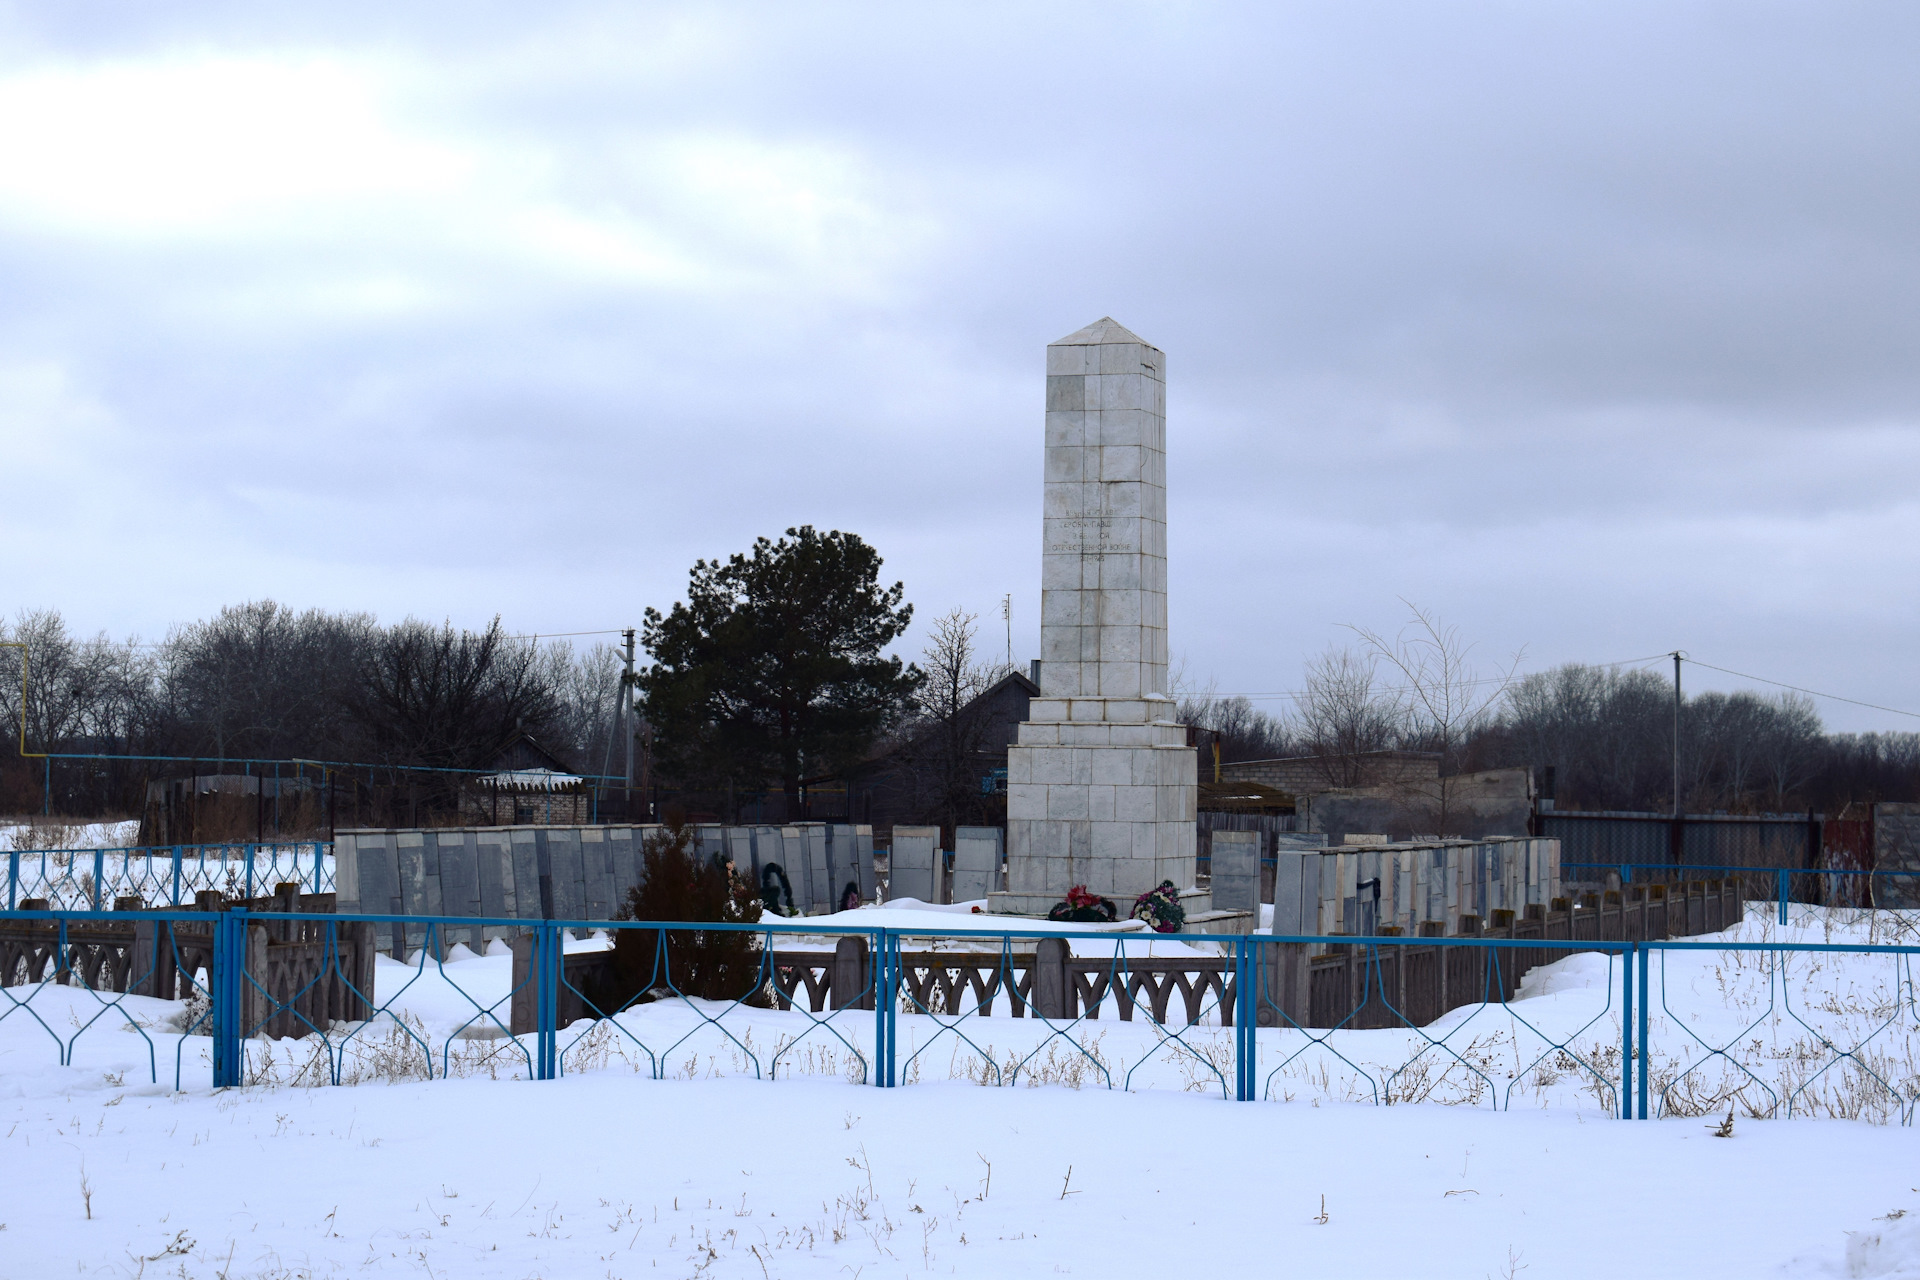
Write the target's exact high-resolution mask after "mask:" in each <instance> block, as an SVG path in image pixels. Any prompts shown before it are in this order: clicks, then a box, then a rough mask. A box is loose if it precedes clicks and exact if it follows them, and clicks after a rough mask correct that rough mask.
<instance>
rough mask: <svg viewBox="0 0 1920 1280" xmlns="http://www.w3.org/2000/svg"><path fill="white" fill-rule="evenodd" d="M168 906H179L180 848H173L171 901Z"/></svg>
mask: <svg viewBox="0 0 1920 1280" xmlns="http://www.w3.org/2000/svg"><path fill="white" fill-rule="evenodd" d="M168 905H170V906H175V907H177V906H179V905H180V846H179V845H175V846H173V901H172V902H171V903H170V904H168Z"/></svg>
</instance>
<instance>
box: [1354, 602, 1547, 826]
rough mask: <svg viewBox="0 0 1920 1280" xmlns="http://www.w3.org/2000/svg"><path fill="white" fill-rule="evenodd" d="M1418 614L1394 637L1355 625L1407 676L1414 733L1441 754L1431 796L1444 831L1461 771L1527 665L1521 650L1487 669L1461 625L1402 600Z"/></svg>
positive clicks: (1383, 659) (1373, 649)
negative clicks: (1475, 661)
mask: <svg viewBox="0 0 1920 1280" xmlns="http://www.w3.org/2000/svg"><path fill="white" fill-rule="evenodd" d="M1401 603H1402V604H1404V605H1406V606H1407V608H1408V610H1409V611H1410V612H1411V613H1412V614H1413V617H1412V618H1411V619H1409V620H1408V622H1407V624H1406V625H1405V626H1404V627H1402V628H1401V629H1400V631H1399V632H1398V633H1397V634H1396V635H1395V636H1394V637H1393V638H1392V639H1391V640H1389V639H1387V638H1386V637H1385V636H1383V635H1381V634H1379V633H1378V632H1375V631H1369V630H1367V629H1366V628H1364V627H1354V628H1352V630H1353V632H1354V634H1355V635H1357V636H1359V637H1360V639H1361V641H1362V642H1363V643H1364V645H1365V646H1366V650H1367V653H1368V655H1369V656H1370V657H1372V658H1373V659H1375V660H1376V661H1377V662H1379V663H1380V664H1382V665H1384V666H1385V667H1387V668H1388V669H1389V670H1390V671H1392V672H1393V674H1394V675H1395V676H1396V677H1397V678H1398V679H1399V680H1400V681H1401V689H1400V693H1401V695H1402V697H1403V698H1404V700H1405V701H1404V704H1403V705H1404V706H1405V708H1406V713H1407V718H1408V732H1409V734H1410V735H1411V740H1412V741H1414V742H1417V743H1419V744H1420V745H1421V746H1423V747H1425V749H1427V750H1429V751H1433V752H1436V753H1437V754H1438V755H1439V757H1440V776H1439V778H1438V780H1437V781H1436V782H1435V783H1434V784H1433V785H1432V795H1431V797H1430V800H1431V803H1432V805H1433V809H1434V817H1435V819H1436V821H1437V822H1438V824H1439V826H1438V828H1437V830H1438V832H1439V834H1442V835H1446V834H1449V833H1450V832H1451V830H1452V827H1453V823H1454V808H1455V791H1456V787H1457V783H1456V782H1455V780H1454V777H1453V775H1454V773H1456V772H1457V771H1458V768H1459V765H1460V762H1461V760H1462V758H1463V757H1464V755H1465V749H1466V746H1467V743H1468V741H1469V739H1471V737H1472V736H1473V735H1474V734H1475V733H1476V732H1478V731H1479V730H1481V729H1482V728H1484V727H1485V726H1487V725H1488V724H1490V723H1491V722H1492V721H1493V719H1494V713H1495V709H1496V708H1497V707H1499V705H1500V703H1501V701H1502V699H1504V698H1505V697H1506V693H1507V689H1508V688H1509V687H1510V686H1511V685H1512V684H1513V680H1514V674H1515V672H1517V671H1518V670H1519V667H1520V659H1521V655H1520V654H1515V655H1514V656H1513V659H1512V661H1510V662H1509V663H1508V664H1507V665H1506V667H1505V668H1503V669H1499V670H1495V671H1493V672H1492V673H1491V674H1489V675H1486V676H1483V675H1481V674H1480V672H1479V670H1478V669H1477V668H1475V667H1474V666H1473V665H1472V662H1471V659H1472V654H1473V646H1472V645H1471V644H1469V643H1467V642H1466V641H1464V640H1462V639H1461V637H1460V631H1459V628H1457V627H1453V626H1450V625H1448V624H1447V623H1445V622H1443V621H1441V619H1440V617H1439V615H1437V614H1436V613H1434V612H1433V611H1432V610H1430V609H1423V608H1421V607H1420V606H1418V605H1416V604H1413V603H1412V602H1411V601H1406V600H1402V601H1401Z"/></svg>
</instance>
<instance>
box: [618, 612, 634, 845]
mask: <svg viewBox="0 0 1920 1280" xmlns="http://www.w3.org/2000/svg"><path fill="white" fill-rule="evenodd" d="M622 634H623V635H624V636H625V637H626V642H627V644H626V650H627V652H626V667H625V669H624V670H623V671H621V673H620V738H621V741H622V742H624V743H625V744H626V769H625V772H624V774H623V776H624V777H625V778H626V783H627V786H626V791H625V793H624V797H623V798H624V800H625V803H626V806H627V821H629V822H631V821H633V726H632V724H631V723H630V721H629V719H628V717H629V716H630V715H631V714H632V711H633V628H632V627H628V628H627V629H626V631H625V632H623V633H622Z"/></svg>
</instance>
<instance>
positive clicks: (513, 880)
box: [333, 822, 984, 957]
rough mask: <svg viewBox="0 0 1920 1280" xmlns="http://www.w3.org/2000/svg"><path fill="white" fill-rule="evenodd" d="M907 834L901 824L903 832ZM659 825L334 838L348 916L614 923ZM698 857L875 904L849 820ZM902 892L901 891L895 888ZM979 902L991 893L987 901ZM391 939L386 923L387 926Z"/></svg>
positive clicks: (487, 934)
mask: <svg viewBox="0 0 1920 1280" xmlns="http://www.w3.org/2000/svg"><path fill="white" fill-rule="evenodd" d="M904 829H905V828H903V830H904ZM658 830H660V828H659V827H658V826H657V825H641V826H591V827H447V828H434V829H430V830H418V831H341V832H337V833H335V836H334V846H333V848H334V858H335V877H334V885H335V891H336V893H337V894H338V909H339V910H340V911H342V912H349V913H351V912H364V913H367V914H374V915H412V916H472V917H479V918H481V919H489V920H611V919H613V918H615V916H616V915H617V914H618V913H619V911H620V909H621V907H622V905H623V904H624V903H625V902H626V897H627V893H628V891H629V890H630V889H632V888H633V887H635V886H637V885H639V884H640V883H641V881H642V879H643V878H644V864H643V862H642V859H641V845H642V842H643V841H645V839H646V838H647V837H648V836H649V835H651V834H653V833H654V832H656V831H658ZM694 849H695V852H696V853H697V854H698V855H699V856H700V857H702V858H714V857H718V858H722V859H725V860H728V861H731V862H732V863H733V866H734V870H735V871H736V872H737V873H738V874H740V875H744V876H749V877H751V879H752V880H753V882H754V883H755V884H757V885H760V886H761V887H762V889H763V891H766V892H768V893H772V894H776V895H777V901H778V902H779V903H780V905H781V906H782V907H783V908H785V907H787V906H788V904H789V903H790V904H791V907H792V909H793V910H794V911H795V912H797V913H799V914H801V915H809V914H816V913H819V912H823V911H833V910H837V909H839V908H840V907H842V906H844V905H847V904H848V900H849V899H854V898H857V899H858V900H859V901H863V902H873V901H877V894H878V890H879V886H878V884H877V882H876V879H875V876H874V869H873V828H872V827H869V826H864V825H853V824H848V823H827V822H803V823H798V824H795V825H792V826H756V827H727V826H719V825H709V824H701V825H698V826H696V827H695V828H694ZM896 892H898V891H896ZM982 896H984V895H982ZM380 932H381V933H382V934H383V935H385V934H386V929H385V928H384V927H383V928H382V929H381V931H380ZM514 932H515V930H514V929H513V928H512V927H511V926H507V925H487V926H481V925H470V926H454V927H451V928H449V929H446V930H444V931H443V936H442V937H440V938H439V940H438V941H439V946H440V948H441V949H442V950H443V951H444V949H445V948H446V947H449V946H451V945H453V944H454V943H466V944H467V945H468V946H470V947H472V948H473V949H474V950H476V951H477V950H479V949H480V948H481V947H482V946H484V945H485V943H486V942H487V941H488V940H490V939H493V938H500V937H505V936H508V935H510V934H512V933H514ZM400 935H401V926H398V925H396V926H394V927H393V934H392V935H391V936H382V938H381V944H382V945H381V948H380V949H381V950H383V951H388V952H389V953H390V954H392V955H394V956H395V957H402V956H404V955H407V954H409V953H412V952H414V951H417V950H418V949H420V948H421V947H422V946H424V945H425V943H426V927H425V926H424V925H408V926H406V927H405V931H404V936H400Z"/></svg>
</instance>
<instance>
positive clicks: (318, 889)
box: [313, 840, 339, 893]
mask: <svg viewBox="0 0 1920 1280" xmlns="http://www.w3.org/2000/svg"><path fill="white" fill-rule="evenodd" d="M320 847H321V846H320V842H319V841H318V840H315V841H314V842H313V891H314V892H315V893H325V892H326V889H325V888H324V887H322V885H321V883H320V873H321V870H322V869H323V868H322V865H321V861H320ZM334 878H335V880H336V881H337V880H338V879H339V877H338V876H336V877H334Z"/></svg>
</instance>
